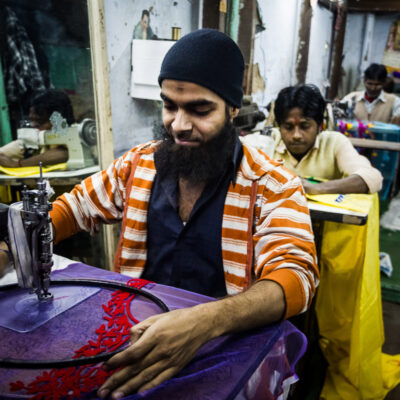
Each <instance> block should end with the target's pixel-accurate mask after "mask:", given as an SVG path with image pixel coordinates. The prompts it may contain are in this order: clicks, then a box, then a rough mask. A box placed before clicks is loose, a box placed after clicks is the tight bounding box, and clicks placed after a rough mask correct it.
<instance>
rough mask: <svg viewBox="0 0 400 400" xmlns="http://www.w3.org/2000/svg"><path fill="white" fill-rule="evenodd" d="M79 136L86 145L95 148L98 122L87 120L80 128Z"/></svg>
mask: <svg viewBox="0 0 400 400" xmlns="http://www.w3.org/2000/svg"><path fill="white" fill-rule="evenodd" d="M79 135H80V137H81V138H82V140H83V142H84V143H85V144H87V145H88V146H94V145H95V144H96V143H97V132H96V122H95V121H94V120H93V119H89V118H85V119H84V120H83V121H82V122H81V124H80V126H79Z"/></svg>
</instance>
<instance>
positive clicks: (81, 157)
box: [17, 112, 97, 169]
mask: <svg viewBox="0 0 400 400" xmlns="http://www.w3.org/2000/svg"><path fill="white" fill-rule="evenodd" d="M50 122H51V123H52V129H51V130H48V131H39V130H38V129H35V128H20V129H18V131H17V136H18V140H20V141H21V142H22V143H23V146H24V148H25V149H34V150H38V149H40V148H41V147H42V146H47V145H64V146H66V147H67V148H68V161H67V168H68V169H80V168H85V167H90V166H92V165H95V164H96V163H97V160H96V159H97V154H96V151H97V148H96V143H97V136H96V124H95V121H93V120H92V119H84V120H83V121H82V122H81V123H80V124H72V125H70V126H68V124H67V122H66V120H65V119H64V118H63V117H62V116H61V114H60V113H58V112H53V114H52V115H51V117H50Z"/></svg>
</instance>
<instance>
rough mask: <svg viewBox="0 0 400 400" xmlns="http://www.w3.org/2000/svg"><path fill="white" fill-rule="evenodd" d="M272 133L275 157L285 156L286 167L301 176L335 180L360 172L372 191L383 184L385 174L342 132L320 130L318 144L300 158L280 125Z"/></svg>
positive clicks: (283, 158)
mask: <svg viewBox="0 0 400 400" xmlns="http://www.w3.org/2000/svg"><path fill="white" fill-rule="evenodd" d="M272 136H273V138H274V140H275V152H274V159H275V160H279V159H282V160H283V161H284V165H285V167H286V168H287V169H289V170H290V171H292V172H294V173H295V174H296V175H298V176H301V177H310V176H313V177H316V178H321V179H327V180H333V179H341V178H345V177H347V176H350V175H353V174H356V175H359V176H360V177H361V178H362V179H363V180H364V181H365V183H366V184H367V186H368V189H369V192H370V193H375V192H377V191H379V190H380V189H381V187H382V180H383V178H382V174H381V173H380V172H379V171H378V170H377V169H375V168H374V167H372V165H371V163H370V162H369V161H368V159H367V158H366V157H364V156H362V155H360V154H359V153H357V150H356V149H355V148H354V147H353V145H352V144H351V142H350V140H349V139H348V138H347V137H346V136H344V135H343V134H342V133H340V132H334V131H332V132H331V131H324V132H321V133H319V134H318V135H317V139H316V141H315V143H314V146H313V147H312V148H311V149H310V150H309V152H308V153H307V154H306V155H305V156H304V157H303V158H302V159H301V160H300V161H297V160H296V158H294V157H293V156H292V154H290V152H289V151H288V149H287V148H286V145H285V143H284V142H283V140H282V138H281V134H280V132H279V130H278V129H274V130H273V131H272Z"/></svg>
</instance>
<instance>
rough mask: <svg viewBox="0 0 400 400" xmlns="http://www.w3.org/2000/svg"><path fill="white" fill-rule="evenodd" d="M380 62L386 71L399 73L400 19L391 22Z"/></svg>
mask: <svg viewBox="0 0 400 400" xmlns="http://www.w3.org/2000/svg"><path fill="white" fill-rule="evenodd" d="M382 64H384V65H385V66H386V68H387V70H388V72H390V73H393V72H394V71H396V72H397V73H400V19H399V20H398V21H396V22H393V24H392V25H391V27H390V31H389V35H388V39H387V42H386V48H385V52H384V54H383V59H382Z"/></svg>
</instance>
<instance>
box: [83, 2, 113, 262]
mask: <svg viewBox="0 0 400 400" xmlns="http://www.w3.org/2000/svg"><path fill="white" fill-rule="evenodd" d="M88 17H89V34H90V49H91V55H92V71H93V91H94V103H95V109H96V126H97V147H98V151H99V164H100V168H101V169H105V168H107V167H108V166H109V165H110V164H111V163H112V162H113V161H114V139H113V132H112V120H111V98H110V83H109V77H110V75H109V71H108V57H107V39H106V26H105V25H106V21H105V14H104V2H103V0H89V1H88ZM114 231H115V227H113V226H111V225H103V238H104V242H103V243H104V250H105V257H106V265H108V266H109V267H110V269H112V268H113V265H114V263H113V260H114V254H115V250H116V248H117V243H116V240H115V237H116V235H115V232H114Z"/></svg>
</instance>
